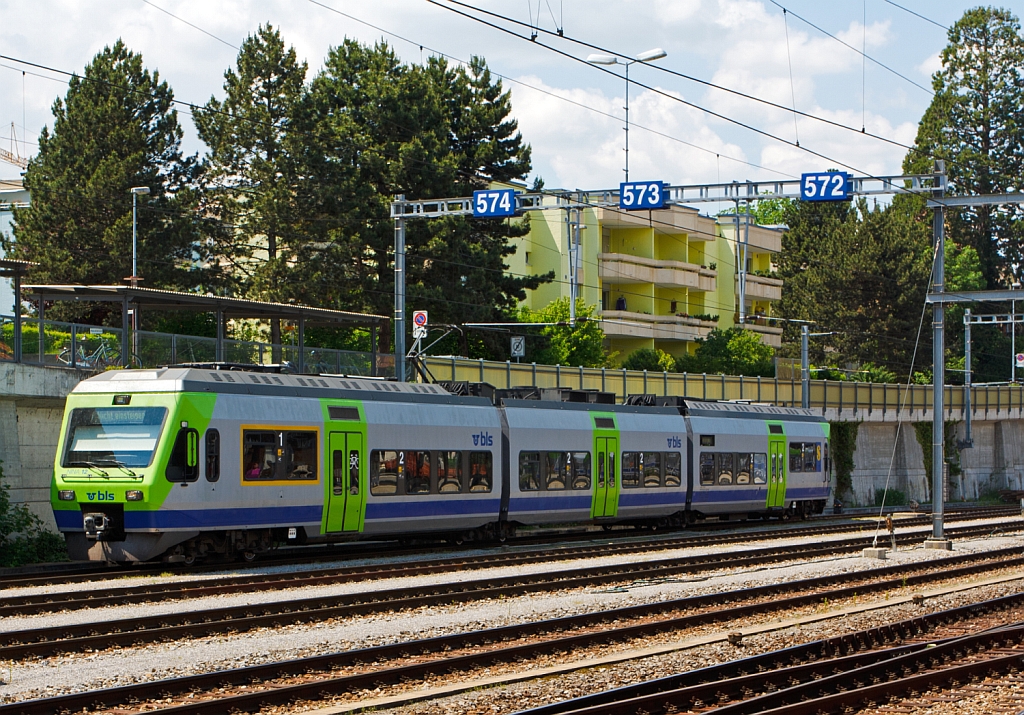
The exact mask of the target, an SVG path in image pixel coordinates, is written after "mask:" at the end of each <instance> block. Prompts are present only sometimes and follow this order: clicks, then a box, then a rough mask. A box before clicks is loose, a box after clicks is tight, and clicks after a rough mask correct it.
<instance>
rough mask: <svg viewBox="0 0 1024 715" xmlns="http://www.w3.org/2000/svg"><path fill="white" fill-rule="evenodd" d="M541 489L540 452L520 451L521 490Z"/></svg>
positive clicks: (533, 490) (532, 490)
mask: <svg viewBox="0 0 1024 715" xmlns="http://www.w3.org/2000/svg"><path fill="white" fill-rule="evenodd" d="M538 489H540V452H520V453H519V491H521V492H535V491H537V490H538Z"/></svg>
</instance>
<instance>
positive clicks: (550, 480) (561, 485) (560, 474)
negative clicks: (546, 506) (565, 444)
mask: <svg viewBox="0 0 1024 715" xmlns="http://www.w3.org/2000/svg"><path fill="white" fill-rule="evenodd" d="M545 456H546V457H547V459H546V460H545V463H544V489H546V490H547V491H549V492H557V491H561V490H562V489H565V482H566V478H565V475H566V472H567V471H568V470H567V466H568V465H567V464H566V462H567V461H568V460H569V453H568V452H547V453H546V455H545Z"/></svg>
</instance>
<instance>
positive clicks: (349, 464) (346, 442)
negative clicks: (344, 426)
mask: <svg viewBox="0 0 1024 715" xmlns="http://www.w3.org/2000/svg"><path fill="white" fill-rule="evenodd" d="M329 459H330V467H331V471H330V474H331V490H330V493H329V494H330V495H329V496H328V499H327V531H328V532H338V531H362V526H363V525H362V523H360V522H361V521H362V515H363V500H364V499H365V498H366V495H365V494H364V493H363V491H364V485H365V480H363V479H361V478H360V475H361V474H362V471H363V461H364V460H363V435H361V434H359V433H358V432H331V437H330V455H329Z"/></svg>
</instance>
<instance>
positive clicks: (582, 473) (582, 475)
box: [572, 452, 590, 489]
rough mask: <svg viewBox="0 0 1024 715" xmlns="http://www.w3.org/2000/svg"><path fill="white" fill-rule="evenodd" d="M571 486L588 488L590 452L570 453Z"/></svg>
mask: <svg viewBox="0 0 1024 715" xmlns="http://www.w3.org/2000/svg"><path fill="white" fill-rule="evenodd" d="M572 488H573V489H590V452H573V453H572Z"/></svg>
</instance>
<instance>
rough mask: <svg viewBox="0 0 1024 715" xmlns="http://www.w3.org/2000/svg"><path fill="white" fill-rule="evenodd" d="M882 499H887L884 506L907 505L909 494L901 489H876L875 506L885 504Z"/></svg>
mask: <svg viewBox="0 0 1024 715" xmlns="http://www.w3.org/2000/svg"><path fill="white" fill-rule="evenodd" d="M882 499H885V503H884V506H906V504H907V501H908V499H907V495H906V493H904V492H902V491H900V490H899V489H890V490H889V492H888V493H886V491H885V490H884V489H876V490H875V506H883V503H882Z"/></svg>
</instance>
